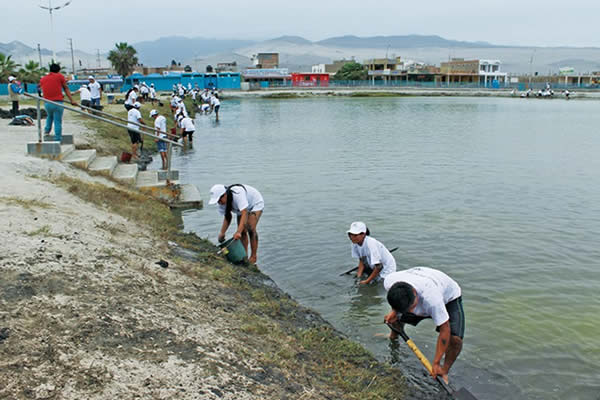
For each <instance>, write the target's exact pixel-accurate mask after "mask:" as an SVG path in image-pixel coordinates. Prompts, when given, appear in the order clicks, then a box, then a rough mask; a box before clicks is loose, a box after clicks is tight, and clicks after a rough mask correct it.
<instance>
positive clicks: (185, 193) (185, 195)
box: [169, 183, 203, 209]
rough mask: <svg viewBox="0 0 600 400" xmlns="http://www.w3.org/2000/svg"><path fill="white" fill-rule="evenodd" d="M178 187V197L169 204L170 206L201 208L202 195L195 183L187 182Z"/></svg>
mask: <svg viewBox="0 0 600 400" xmlns="http://www.w3.org/2000/svg"><path fill="white" fill-rule="evenodd" d="M179 187H180V194H179V198H178V199H177V200H176V201H173V202H171V203H170V204H169V206H170V207H171V208H187V209H190V208H196V209H201V208H202V205H203V203H202V196H201V194H200V191H199V190H198V188H197V187H196V185H192V184H191V183H187V184H184V185H179Z"/></svg>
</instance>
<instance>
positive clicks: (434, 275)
mask: <svg viewBox="0 0 600 400" xmlns="http://www.w3.org/2000/svg"><path fill="white" fill-rule="evenodd" d="M383 286H384V287H385V290H387V292H388V294H387V300H388V303H389V304H390V306H392V311H390V312H389V313H388V314H387V315H386V316H385V322H387V323H388V324H392V325H394V324H400V328H403V325H404V324H411V325H415V326H416V325H417V324H418V323H419V322H421V321H422V320H423V319H427V318H431V319H433V322H434V324H435V326H436V330H437V331H438V332H439V335H438V340H437V345H436V349H435V356H434V358H433V372H432V375H433V377H434V378H435V377H436V376H438V375H441V376H442V378H443V379H444V380H445V381H446V383H447V382H448V372H449V371H450V367H452V364H453V363H454V361H456V358H457V357H458V355H459V354H460V351H461V349H462V343H463V337H464V334H465V314H464V311H463V306H462V291H461V289H460V286H458V283H456V282H455V281H454V280H453V279H452V278H450V277H449V276H448V275H446V274H444V273H443V272H441V271H438V270H436V269H433V268H426V267H416V268H410V269H407V270H404V271H398V272H394V273H391V274H389V275H388V276H387V277H386V278H385V280H384V282H383ZM396 337H397V335H396V333H395V332H394V331H392V333H391V334H390V338H391V339H395V338H396ZM442 358H444V365H441V362H442Z"/></svg>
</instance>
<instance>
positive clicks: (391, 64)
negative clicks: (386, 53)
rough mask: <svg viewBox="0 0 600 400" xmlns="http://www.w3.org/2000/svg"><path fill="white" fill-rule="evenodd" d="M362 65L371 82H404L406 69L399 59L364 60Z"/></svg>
mask: <svg viewBox="0 0 600 400" xmlns="http://www.w3.org/2000/svg"><path fill="white" fill-rule="evenodd" d="M363 65H364V66H366V67H367V73H368V75H369V78H371V79H372V80H373V82H375V80H383V81H384V82H387V81H397V80H406V69H405V68H404V63H403V62H402V61H401V60H400V57H396V58H372V59H370V60H365V61H364V62H363Z"/></svg>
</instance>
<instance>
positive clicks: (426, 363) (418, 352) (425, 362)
mask: <svg viewBox="0 0 600 400" xmlns="http://www.w3.org/2000/svg"><path fill="white" fill-rule="evenodd" d="M406 344H407V345H408V347H410V349H411V350H412V351H413V353H415V355H416V356H417V358H418V359H419V360H420V361H421V363H422V364H423V365H424V366H425V368H427V371H429V373H430V374H431V373H432V372H433V368H432V367H431V363H430V362H429V360H428V359H427V357H425V355H424V354H423V353H421V350H419V348H418V347H417V345H416V344H415V343H414V342H413V341H412V339H408V340H407V341H406Z"/></svg>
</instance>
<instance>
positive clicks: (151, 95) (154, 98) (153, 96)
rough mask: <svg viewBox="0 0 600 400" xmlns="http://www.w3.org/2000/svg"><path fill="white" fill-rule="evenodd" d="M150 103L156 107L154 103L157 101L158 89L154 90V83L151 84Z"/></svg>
mask: <svg viewBox="0 0 600 400" xmlns="http://www.w3.org/2000/svg"><path fill="white" fill-rule="evenodd" d="M150 101H151V102H152V105H154V102H155V101H156V89H154V83H151V84H150Z"/></svg>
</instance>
